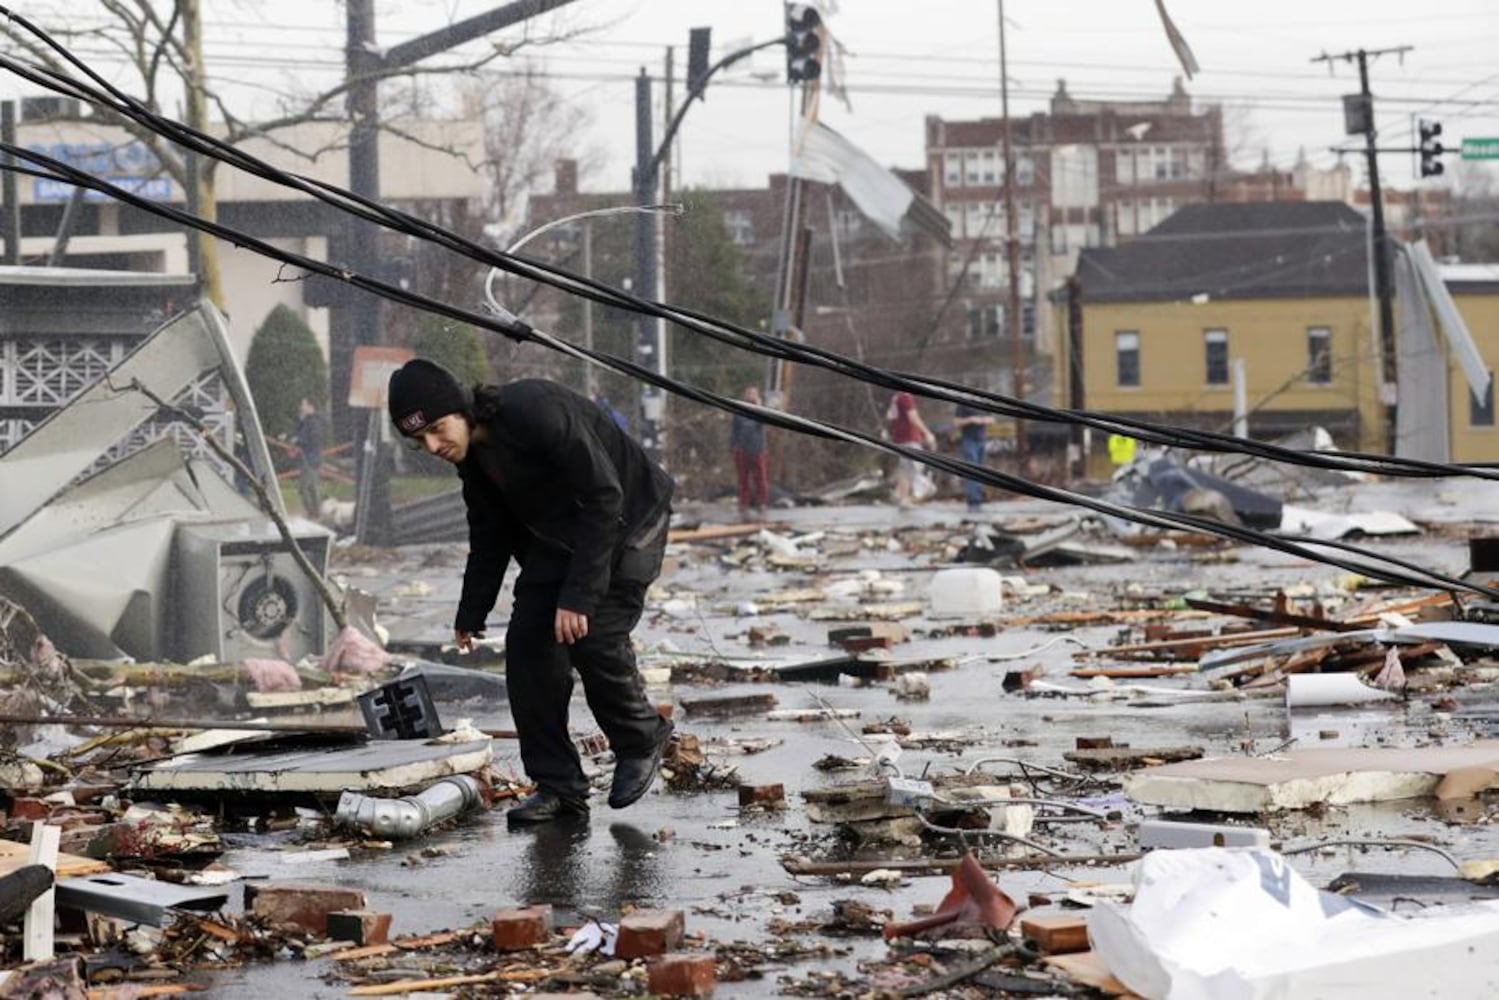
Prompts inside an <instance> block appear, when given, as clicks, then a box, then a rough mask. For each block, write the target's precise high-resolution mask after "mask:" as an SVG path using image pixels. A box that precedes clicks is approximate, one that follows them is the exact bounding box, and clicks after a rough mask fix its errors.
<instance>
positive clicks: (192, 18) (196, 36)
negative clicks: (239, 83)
mask: <svg viewBox="0 0 1499 1000" xmlns="http://www.w3.org/2000/svg"><path fill="white" fill-rule="evenodd" d="M182 45H183V48H185V49H186V50H187V58H188V74H187V124H188V125H190V126H191V127H193V128H195V129H197V130H198V131H199V132H206V131H208V90H207V81H206V80H205V79H204V75H205V73H206V72H207V70H206V69H205V68H204V65H203V11H202V10H201V9H200V7H199V4H198V0H191V2H189V3H185V4H183V5H182ZM185 159H186V164H185V165H186V167H187V169H186V171H184V173H185V174H186V180H187V190H186V191H185V192H183V194H184V198H185V200H186V202H187V210H188V211H189V212H191V213H192V214H193V215H196V216H198V217H199V218H200V219H203V220H205V221H207V222H215V221H217V220H218V217H219V205H218V199H216V198H213V197H211V196H210V192H209V190H208V183H207V178H206V177H205V176H204V166H203V160H202V158H201V157H200V156H199V155H198V154H197V153H194V152H191V151H189V152H187V153H186V154H185ZM187 244H188V260H189V263H190V266H191V268H192V271H193V273H194V274H196V275H197V276H198V280H199V281H200V282H201V283H202V287H203V294H204V295H205V296H207V297H208V300H209V301H210V302H212V303H213V304H214V305H216V306H218V307H219V308H223V306H224V289H223V279H222V277H221V276H220V274H219V243H218V240H217V239H215V238H214V237H213V236H211V235H209V234H208V233H205V232H202V231H201V230H200V231H197V232H191V233H188V234H187Z"/></svg>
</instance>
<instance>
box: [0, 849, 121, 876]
mask: <svg viewBox="0 0 1499 1000" xmlns="http://www.w3.org/2000/svg"><path fill="white" fill-rule="evenodd" d="M30 853H31V852H30V849H29V848H27V846H26V845H25V844H18V843H16V842H15V841H13V840H0V875H9V874H10V873H11V872H13V871H15V870H16V869H17V868H20V867H21V866H22V865H25V864H29V862H28V861H27V860H26V859H27V857H28V856H29V855H30ZM109 870H110V867H109V865H107V864H105V863H104V862H103V861H96V860H94V859H93V858H85V857H82V856H80V855H77V854H68V853H67V852H65V851H59V852H58V853H57V877H58V878H77V877H78V876H80V875H98V874H99V873H100V872H107V871H109Z"/></svg>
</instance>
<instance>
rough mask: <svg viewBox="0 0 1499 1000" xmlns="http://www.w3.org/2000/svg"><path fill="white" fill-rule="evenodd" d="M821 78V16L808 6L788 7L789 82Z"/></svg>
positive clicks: (796, 5) (790, 4)
mask: <svg viewBox="0 0 1499 1000" xmlns="http://www.w3.org/2000/svg"><path fill="white" fill-rule="evenodd" d="M821 76H822V15H821V14H820V13H818V11H817V8H816V7H814V6H812V5H811V4H809V3H788V4H787V5H786V82H788V83H803V82H805V81H807V80H816V79H818V78H819V77H821Z"/></svg>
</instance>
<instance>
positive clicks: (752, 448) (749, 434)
mask: <svg viewBox="0 0 1499 1000" xmlns="http://www.w3.org/2000/svg"><path fill="white" fill-rule="evenodd" d="M740 398H741V399H743V400H744V401H745V402H746V403H752V404H754V405H755V406H759V405H760V390H759V389H758V388H757V387H755V386H753V385H747V386H745V387H744V393H743V395H741V396H740ZM729 447H730V448H731V449H732V450H733V452H734V475H735V476H736V477H737V479H738V481H739V520H741V521H744V520H748V519H749V517H750V515H752V514H753V515H754V516H755V517H757V518H758V517H759V516H760V514H761V513H762V512H763V511H764V509H765V508H766V507H767V506H769V505H770V455H769V453H768V452H767V451H766V448H765V425H764V424H762V423H760V421H758V420H756V419H755V418H753V417H747V416H744V415H743V414H739V413H736V414H734V423H733V425H732V426H731V427H730V429H729Z"/></svg>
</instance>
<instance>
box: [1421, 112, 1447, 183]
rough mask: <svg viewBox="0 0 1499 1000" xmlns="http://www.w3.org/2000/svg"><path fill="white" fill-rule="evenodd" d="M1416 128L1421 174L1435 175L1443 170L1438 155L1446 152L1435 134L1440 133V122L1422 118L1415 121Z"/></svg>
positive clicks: (1426, 175)
mask: <svg viewBox="0 0 1499 1000" xmlns="http://www.w3.org/2000/svg"><path fill="white" fill-rule="evenodd" d="M1416 129H1417V131H1419V132H1420V133H1421V146H1420V149H1419V152H1420V154H1421V176H1422V177H1436V176H1437V175H1439V174H1440V173H1441V172H1442V170H1443V167H1442V161H1441V160H1440V159H1438V157H1440V156H1441V155H1442V154H1443V153H1444V152H1446V150H1445V149H1443V148H1442V144H1441V143H1440V142H1438V141H1437V136H1439V135H1441V134H1442V123H1441V122H1429V121H1426V120H1425V119H1422V120H1421V121H1419V122H1417V123H1416Z"/></svg>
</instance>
